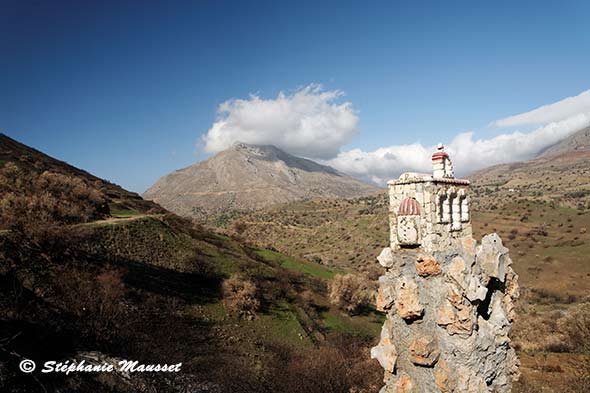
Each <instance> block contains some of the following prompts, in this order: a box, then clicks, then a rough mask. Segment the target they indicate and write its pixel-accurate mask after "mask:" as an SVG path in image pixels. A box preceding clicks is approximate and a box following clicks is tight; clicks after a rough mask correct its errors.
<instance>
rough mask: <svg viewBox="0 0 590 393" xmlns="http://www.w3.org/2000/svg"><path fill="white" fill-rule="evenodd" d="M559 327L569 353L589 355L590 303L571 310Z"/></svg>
mask: <svg viewBox="0 0 590 393" xmlns="http://www.w3.org/2000/svg"><path fill="white" fill-rule="evenodd" d="M560 327H561V331H562V333H563V335H564V336H565V339H566V341H567V343H568V345H569V347H570V350H571V351H573V352H579V353H583V354H586V355H590V303H583V304H580V305H578V306H576V307H575V308H573V309H572V310H571V311H570V312H569V313H568V315H566V316H565V317H564V318H563V319H562V320H561V321H560Z"/></svg>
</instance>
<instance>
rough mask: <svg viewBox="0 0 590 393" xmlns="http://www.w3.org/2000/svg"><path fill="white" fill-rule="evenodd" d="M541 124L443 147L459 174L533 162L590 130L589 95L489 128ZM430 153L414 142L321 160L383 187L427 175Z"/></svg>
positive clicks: (466, 136) (465, 137)
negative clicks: (404, 176) (411, 174)
mask: <svg viewBox="0 0 590 393" xmlns="http://www.w3.org/2000/svg"><path fill="white" fill-rule="evenodd" d="M539 123H546V124H543V125H542V126H540V127H538V128H536V129H535V130H533V131H530V132H520V131H515V132H512V133H504V134H500V135H497V136H495V137H493V138H489V139H475V135H474V133H473V132H464V133H460V134H458V135H457V136H455V137H454V138H453V139H452V140H451V141H450V142H448V141H447V142H448V143H446V148H447V150H448V151H449V153H450V154H451V159H452V160H453V162H454V164H455V165H454V166H455V169H456V171H457V174H458V175H466V174H469V173H471V172H473V171H475V170H478V169H482V168H485V167H488V166H491V165H495V164H500V163H507V162H515V161H523V160H528V159H531V158H533V157H535V156H536V155H537V154H538V153H539V152H540V151H542V150H543V149H545V148H547V147H549V146H551V145H553V144H555V143H557V142H559V141H560V140H562V139H563V138H565V137H567V136H569V135H571V134H572V133H574V132H576V131H578V130H580V129H582V128H584V127H588V126H590V92H589V91H585V92H583V93H582V94H580V95H578V96H575V97H570V98H566V99H564V100H561V101H559V102H556V103H554V104H550V105H545V106H542V107H540V108H538V109H535V110H533V111H530V112H526V113H522V114H519V115H515V116H511V117H507V118H505V119H500V120H497V121H495V122H493V123H492V124H494V125H495V126H497V127H506V126H514V125H523V124H539ZM434 151H435V146H434V145H433V146H424V145H422V144H419V143H414V144H409V145H398V146H390V147H382V148H379V149H377V150H375V151H369V152H365V151H361V150H359V149H354V150H350V151H346V152H342V153H339V154H338V156H336V157H335V158H333V159H330V160H326V161H324V162H325V163H326V164H327V165H330V166H333V167H334V168H336V169H338V170H340V171H342V172H344V173H348V174H350V175H353V176H356V177H360V178H364V179H365V180H371V181H373V182H375V183H377V184H381V185H383V184H385V182H386V181H387V180H389V179H392V178H396V177H397V176H399V174H400V173H403V172H407V171H418V172H430V170H431V167H430V155H431V154H432V152H434Z"/></svg>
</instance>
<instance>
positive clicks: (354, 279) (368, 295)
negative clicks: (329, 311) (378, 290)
mask: <svg viewBox="0 0 590 393" xmlns="http://www.w3.org/2000/svg"><path fill="white" fill-rule="evenodd" d="M329 289H330V302H332V304H335V305H336V306H338V307H339V308H340V309H342V310H344V311H346V312H347V313H349V314H351V315H354V314H357V313H359V312H361V311H362V310H363V309H365V308H366V307H368V306H370V305H372V304H373V303H374V301H375V284H374V283H372V282H370V281H369V280H367V279H365V278H363V277H361V276H358V275H355V274H350V273H349V274H344V275H343V274H337V275H335V276H334V279H333V280H332V282H331V283H330V288H329Z"/></svg>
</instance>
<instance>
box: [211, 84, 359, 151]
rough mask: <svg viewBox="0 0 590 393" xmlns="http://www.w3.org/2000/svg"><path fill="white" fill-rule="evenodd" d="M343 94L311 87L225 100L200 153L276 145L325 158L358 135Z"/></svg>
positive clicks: (350, 108)
mask: <svg viewBox="0 0 590 393" xmlns="http://www.w3.org/2000/svg"><path fill="white" fill-rule="evenodd" d="M342 95H343V93H342V92H340V91H338V90H336V91H324V90H323V89H322V86H321V85H318V84H312V85H308V86H306V87H303V88H301V89H299V90H296V91H295V92H294V93H292V94H285V93H283V92H280V93H279V95H278V97H277V98H276V99H262V98H260V97H259V96H257V95H252V96H250V98H249V99H246V100H244V99H235V100H229V101H225V102H224V103H222V104H221V105H219V108H218V118H217V120H216V121H215V122H214V123H213V125H212V126H211V128H210V129H209V131H207V133H206V134H205V135H204V136H203V143H204V147H205V151H206V152H208V153H216V152H219V151H221V150H224V149H226V148H228V147H230V146H231V145H232V144H233V143H234V142H237V141H239V142H245V143H252V144H259V145H265V144H267V145H275V146H277V147H278V148H280V149H283V150H285V151H287V152H289V153H292V154H296V155H301V156H305V157H310V158H318V159H328V158H332V157H334V156H336V155H337V154H338V152H339V149H340V147H341V146H343V145H344V144H346V143H348V142H349V141H350V140H351V139H352V137H353V136H354V135H355V134H356V133H357V124H358V120H359V119H358V116H357V115H356V113H355V111H354V109H353V107H352V104H351V103H350V102H344V103H338V101H339V100H338V99H339V98H341V97H342Z"/></svg>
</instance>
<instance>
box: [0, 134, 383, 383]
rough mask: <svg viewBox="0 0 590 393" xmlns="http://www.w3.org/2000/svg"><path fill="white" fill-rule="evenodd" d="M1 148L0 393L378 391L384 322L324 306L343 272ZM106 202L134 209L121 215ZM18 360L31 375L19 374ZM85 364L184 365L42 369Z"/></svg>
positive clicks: (36, 155) (367, 313)
mask: <svg viewBox="0 0 590 393" xmlns="http://www.w3.org/2000/svg"><path fill="white" fill-rule="evenodd" d="M3 140H4V141H8V142H9V143H10V144H9V145H8V146H7V147H4V146H3V149H2V151H3V160H2V162H1V163H0V219H1V222H2V224H3V228H5V229H3V230H2V231H0V390H2V391H6V392H23V391H27V392H47V391H77V392H97V391H111V392H131V391H159V392H186V391H191V392H215V393H222V392H275V391H284V392H300V391H309V392H324V391H327V389H332V391H334V392H348V391H350V390H351V389H353V390H356V391H359V392H361V391H366V392H369V391H373V390H374V388H375V387H376V386H377V385H378V384H379V383H380V379H381V372H380V370H379V367H378V365H377V364H376V363H375V362H373V361H370V360H369V359H368V358H367V351H368V347H369V346H370V345H371V344H372V343H373V341H374V339H375V338H376V337H377V336H378V334H379V328H380V325H381V323H382V316H381V315H380V314H377V313H375V312H374V310H371V309H368V310H364V311H363V312H362V313H360V314H357V315H355V316H354V317H351V316H349V315H346V314H343V313H342V312H341V311H340V310H338V309H337V308H336V307H335V306H333V305H332V304H331V303H330V301H329V299H328V293H327V286H328V284H329V283H330V282H331V280H333V279H335V274H336V273H338V271H336V270H334V269H330V268H326V267H324V266H321V265H319V264H317V263H313V262H308V261H305V260H301V259H299V258H293V257H289V256H287V255H284V254H281V253H279V252H276V251H273V250H269V249H264V248H260V247H254V246H249V245H246V244H245V243H243V242H242V241H241V240H237V239H235V238H232V237H228V236H224V235H220V234H216V233H213V232H211V231H208V230H205V229H203V228H201V227H198V226H196V227H195V226H193V225H192V223H191V222H189V221H188V220H184V219H181V218H180V217H178V216H176V215H174V214H171V213H169V212H167V211H165V210H164V209H162V208H160V207H158V206H157V205H155V204H154V203H151V202H145V201H142V200H141V199H140V198H136V197H135V195H134V194H133V193H128V192H127V191H125V190H123V189H121V188H119V187H117V186H113V185H110V184H109V183H107V182H104V181H102V180H100V179H97V178H96V177H94V176H92V175H90V174H87V173H86V172H84V171H81V170H79V169H76V168H73V167H71V166H69V165H67V164H64V163H61V162H60V161H57V160H54V159H52V158H51V157H48V156H45V155H43V154H42V153H40V152H38V151H35V150H33V149H28V148H26V146H24V145H21V144H18V143H17V142H14V141H13V140H11V139H9V138H4V139H3ZM16 151H18V154H15V153H14V152H16ZM105 201H106V202H107V204H122V205H125V206H128V208H127V209H126V210H120V211H118V212H117V214H114V213H113V211H112V209H111V210H110V211H109V210H104V209H103V207H104V206H103V205H104V202H105ZM117 206H121V205H117ZM148 206H149V209H148V210H141V209H144V208H145V207H148ZM22 359H32V360H34V361H35V362H36V363H37V366H38V367H37V370H36V371H35V372H34V373H33V374H31V375H29V374H24V373H22V372H21V371H19V362H20V361H21V360H22ZM82 359H83V360H84V361H85V362H87V363H92V364H96V363H101V362H107V363H116V362H117V361H118V360H119V359H128V360H137V361H139V362H140V363H145V364H150V363H169V364H176V363H182V372H181V373H178V374H167V373H151V374H150V373H148V374H133V375H132V376H131V378H129V377H127V376H125V375H122V374H119V373H107V374H86V373H74V374H70V375H68V376H67V377H66V376H65V375H64V374H42V373H41V372H40V371H39V370H40V365H41V364H42V362H44V361H47V360H56V361H62V362H64V361H66V360H69V361H73V360H77V361H80V360H82ZM310 365H311V366H310Z"/></svg>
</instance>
